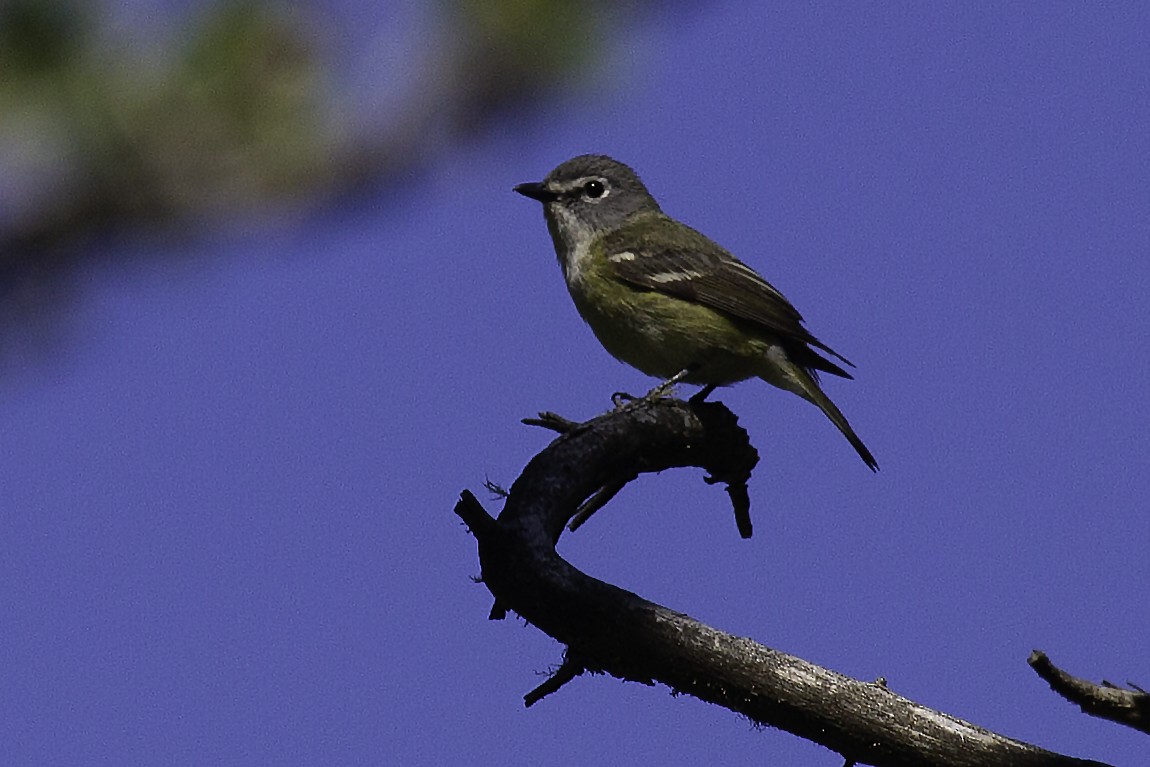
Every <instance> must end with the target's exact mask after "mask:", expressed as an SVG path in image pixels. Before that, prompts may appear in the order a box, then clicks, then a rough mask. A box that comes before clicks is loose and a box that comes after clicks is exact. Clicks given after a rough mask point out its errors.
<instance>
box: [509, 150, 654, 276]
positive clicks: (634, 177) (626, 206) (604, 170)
mask: <svg viewBox="0 0 1150 767" xmlns="http://www.w3.org/2000/svg"><path fill="white" fill-rule="evenodd" d="M515 191H516V192H519V194H521V195H524V196H525V197H530V198H531V199H533V200H538V201H539V202H541V203H543V210H544V213H545V214H546V216H547V223H548V226H549V228H550V229H551V236H552V237H553V238H554V239H555V245H556V249H557V250H560V254H559V255H560V258H563V257H564V253H563V252H562V251H563V250H577V249H578V248H579V247H580V246H584V247H585V245H586V242H587V241H588V240H589V239H590V238H592V237H594V236H595V235H597V234H599V233H601V232H603V231H610V230H611V229H614V228H616V227H618V226H620V225H621V224H623V223H624V222H626V221H627V220H628V219H629V218H630V217H631V216H633V215H634V214H636V213H646V212H652V213H658V212H659V203H657V202H655V198H654V197H652V196H651V193H650V192H648V191H647V187H645V186H643V182H642V181H640V180H639V175H638V174H637V173H635V171H633V170H631V169H630V168H629V167H627V166H626V165H624V164H623V163H621V162H619V161H617V160H612V159H611V158H610V157H607V156H606V155H601V154H583V155H579V156H578V157H573V158H572V159H570V160H568V161H567V162H565V163H563V164H562V165H560V166H559V167H557V168H556V169H555V170H553V171H551V172H550V173H548V174H547V178H545V179H543V181H541V182H539V183H530V184H520V185H518V186H517V187H515ZM561 246H562V247H561Z"/></svg>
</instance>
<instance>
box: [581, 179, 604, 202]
mask: <svg viewBox="0 0 1150 767" xmlns="http://www.w3.org/2000/svg"><path fill="white" fill-rule="evenodd" d="M607 191H608V190H607V183H606V182H605V181H604V180H603V179H601V178H593V179H589V180H587V181H585V182H583V196H584V197H586V198H587V199H589V200H598V199H601V198H603V197H606V196H607Z"/></svg>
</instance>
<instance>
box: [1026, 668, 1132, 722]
mask: <svg viewBox="0 0 1150 767" xmlns="http://www.w3.org/2000/svg"><path fill="white" fill-rule="evenodd" d="M1026 662H1027V663H1029V664H1030V667H1031V668H1032V669H1034V673H1036V674H1038V676H1039V677H1041V678H1042V679H1043V680H1044V681H1045V682H1046V683H1047V684H1048V685H1050V689H1052V690H1054V691H1055V692H1056V693H1058V694H1059V695H1061V696H1062V697H1063V698H1066V700H1068V701H1070V702H1071V703H1074V704H1076V705H1077V706H1078V707H1079V708H1081V709H1082V711H1083V713H1086V714H1089V715H1090V716H1096V717H1099V718H1101V719H1108V720H1110V721H1111V722H1117V723H1118V724H1124V725H1126V726H1127V727H1132V728H1133V729H1135V730H1138V731H1139V732H1144V733H1146V734H1148V735H1150V695H1148V694H1147V693H1146V692H1145V691H1144V690H1142V689H1140V688H1138V687H1134V685H1131V687H1134V689H1131V690H1127V689H1124V688H1122V687H1116V686H1115V685H1112V684H1110V683H1109V682H1103V683H1102V684H1094V683H1093V682H1091V681H1089V680H1087V679H1080V678H1079V677H1076V676H1071V675H1070V674H1068V673H1066V672H1065V671H1063V670H1062V669H1060V668H1058V667H1057V666H1055V665H1054V664H1053V663H1051V662H1050V658H1048V657H1047V655H1046V653H1044V652H1042V651H1040V650H1035V651H1034V652H1032V653H1030V657H1029V658H1027V659H1026Z"/></svg>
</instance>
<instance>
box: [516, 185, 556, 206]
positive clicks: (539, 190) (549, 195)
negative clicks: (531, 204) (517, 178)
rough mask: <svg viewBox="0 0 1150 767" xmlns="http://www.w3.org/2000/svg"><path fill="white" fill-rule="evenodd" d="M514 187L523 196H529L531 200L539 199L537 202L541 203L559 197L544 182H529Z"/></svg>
mask: <svg viewBox="0 0 1150 767" xmlns="http://www.w3.org/2000/svg"><path fill="white" fill-rule="evenodd" d="M514 189H515V191H516V192H519V194H521V195H523V196H524V197H530V198H531V199H532V200H539V202H542V203H548V202H553V201H554V200H556V199H558V198H559V195H557V194H555V192H552V191H551V190H550V189H548V188H547V186H546V185H545V184H538V183H535V182H531V183H527V184H519V185H518V186H516V187H515V188H514Z"/></svg>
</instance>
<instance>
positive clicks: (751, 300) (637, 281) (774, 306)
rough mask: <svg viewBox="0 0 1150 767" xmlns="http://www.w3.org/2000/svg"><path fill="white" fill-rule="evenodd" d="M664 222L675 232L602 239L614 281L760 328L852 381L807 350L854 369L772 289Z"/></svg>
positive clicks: (814, 364)
mask: <svg viewBox="0 0 1150 767" xmlns="http://www.w3.org/2000/svg"><path fill="white" fill-rule="evenodd" d="M664 221H665V222H670V223H672V224H673V225H674V226H673V228H670V227H667V226H666V225H665V223H664V224H663V225H660V226H654V227H651V226H642V225H640V226H637V227H635V228H634V229H632V230H631V231H630V232H629V231H627V230H628V229H631V227H624V228H623V229H621V230H619V231H616V232H614V233H612V234H611V235H609V236H608V237H607V238H606V239H605V242H604V244H605V245H606V248H607V250H606V253H607V262H608V263H609V264H610V265H611V268H612V270H613V272H614V274H615V276H616V277H618V278H619V279H621V280H623V281H624V282H628V283H630V284H632V285H634V286H636V287H640V288H645V289H647V290H657V291H659V292H661V293H665V294H666V295H669V296H674V297H676V298H681V299H683V300H685V301H694V302H696V303H699V304H703V305H704V306H709V307H711V308H712V309H718V310H719V311H721V312H725V313H727V314H730V315H732V316H734V317H738V318H739V319H742V320H746V321H748V322H752V323H755V324H757V325H760V326H761V327H762V328H763V329H765V330H767V331H768V332H770V333H771V334H773V335H775V336H777V337H778V338H779V339H780V341H781V342H782V344H783V346H784V347H785V348H787V349H788V351H791V352H793V353H794V359H795V361H796V362H797V363H799V364H801V365H803V366H804V367H807V368H814V369H816V370H823V371H825V372H828V373H832V374H834V375H838V376H842V377H844V378H851V375H850V374H849V373H847V372H846V371H845V370H843V369H842V368H840V367H839V366H838V365H836V364H834V363H833V362H830V361H828V360H825V359H823V358H822V357H821V356H819V355H818V354H817V353H815V352H814V351H813V350H811V349H809V348H808V345H809V346H813V347H815V348H817V349H821V350H822V351H824V352H826V353H827V354H830V355H832V356H833V357H836V358H838V359H839V360H841V361H842V362H844V363H845V364H847V365H850V366H851V367H854V364H853V363H852V362H851V361H850V360H848V359H847V358H846V357H844V356H842V355H841V354H839V353H838V352H836V351H835V350H834V349H831V348H830V347H829V346H827V345H826V344H824V343H823V342H822V341H820V340H819V339H817V338H815V336H813V335H812V334H811V333H810V331H808V330H807V329H806V328H805V327H803V317H802V315H801V314H799V312H798V310H797V309H795V307H794V306H793V305H792V304H791V302H790V301H788V300H787V299H786V297H785V296H784V295H783V294H782V293H780V292H779V291H778V289H777V288H775V286H774V285H771V284H770V283H769V282H767V281H766V280H764V279H763V278H762V277H761V276H760V275H759V274H758V273H757V272H755V270H753V269H751V267H749V266H747V265H746V264H744V263H743V262H742V261H739V260H738V259H737V258H735V257H734V256H732V255H731V254H730V253H728V252H727V251H725V250H723V249H722V248H721V247H719V246H718V245H716V244H715V243H714V242H712V241H711V240H710V239H708V238H707V237H706V236H704V235H703V234H700V233H699V232H697V231H695V230H694V229H691V228H690V227H688V226H686V225H684V224H679V223H678V222H674V221H673V220H671V219H665V220H664ZM624 243H625V246H624Z"/></svg>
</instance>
